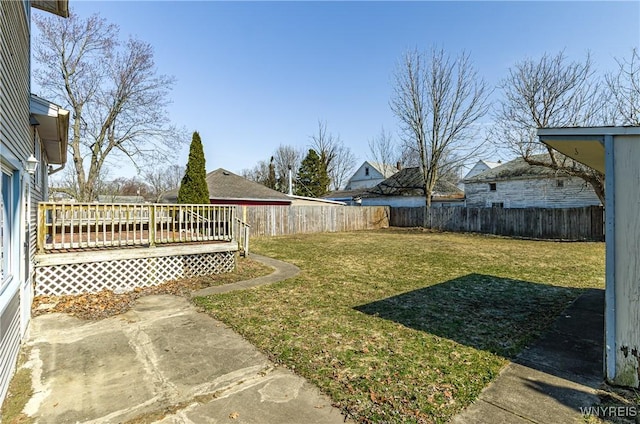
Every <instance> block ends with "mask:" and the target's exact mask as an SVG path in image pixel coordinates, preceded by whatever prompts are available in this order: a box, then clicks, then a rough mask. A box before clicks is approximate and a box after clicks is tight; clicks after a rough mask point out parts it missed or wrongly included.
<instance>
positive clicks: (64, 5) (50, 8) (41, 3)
mask: <svg viewBox="0 0 640 424" xmlns="http://www.w3.org/2000/svg"><path fill="white" fill-rule="evenodd" d="M31 6H32V7H35V8H36V9H40V10H44V11H45V12H49V13H53V14H54V15H58V16H61V17H63V18H68V17H69V0H31Z"/></svg>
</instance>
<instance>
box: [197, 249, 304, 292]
mask: <svg viewBox="0 0 640 424" xmlns="http://www.w3.org/2000/svg"><path fill="white" fill-rule="evenodd" d="M249 258H250V259H252V260H254V261H258V262H262V263H263V264H265V265H267V266H270V267H271V268H273V269H274V271H273V272H272V273H271V274H269V275H265V276H262V277H257V278H253V279H251V280H245V281H238V282H237V283H231V284H225V285H223V286H214V287H207V288H206V289H202V290H198V291H195V292H193V293H191V297H196V296H209V295H210V294H218V293H227V292H230V291H235V290H243V289H248V288H250V287H257V286H262V285H264V284H271V283H277V282H278V281H282V280H287V279H289V278H293V277H295V276H296V275H298V273H299V272H300V268H298V267H297V266H295V265H293V264H290V263H288V262H283V261H279V260H277V259H273V258H268V257H266V256H262V255H256V254H255V253H252V254H251V255H250V257H249Z"/></svg>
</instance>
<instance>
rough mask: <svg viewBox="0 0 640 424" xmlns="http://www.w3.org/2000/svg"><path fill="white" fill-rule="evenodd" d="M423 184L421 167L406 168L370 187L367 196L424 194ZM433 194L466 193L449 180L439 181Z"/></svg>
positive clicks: (452, 194)
mask: <svg viewBox="0 0 640 424" xmlns="http://www.w3.org/2000/svg"><path fill="white" fill-rule="evenodd" d="M423 184H424V183H423V180H422V171H420V168H418V167H415V168H404V169H403V170H401V171H399V172H397V173H396V174H394V175H392V176H391V177H389V178H387V179H386V180H384V181H383V182H381V183H380V184H378V185H377V186H375V187H373V188H371V189H369V190H368V193H367V194H366V195H365V196H366V197H377V196H424V189H423ZM433 194H434V195H435V196H457V195H463V194H464V193H463V192H462V191H461V190H460V189H459V188H458V187H457V186H456V185H455V184H452V183H450V182H447V181H438V182H437V183H436V186H435V187H434V190H433Z"/></svg>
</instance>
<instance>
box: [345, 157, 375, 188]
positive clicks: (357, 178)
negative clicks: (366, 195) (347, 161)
mask: <svg viewBox="0 0 640 424" xmlns="http://www.w3.org/2000/svg"><path fill="white" fill-rule="evenodd" d="M367 168H369V175H367V171H366V170H367ZM384 180H385V177H384V175H382V174H381V173H380V171H378V170H377V169H376V168H375V167H374V166H373V165H371V164H370V163H369V162H365V163H363V164H362V165H361V166H360V168H358V170H357V171H356V172H355V173H354V174H353V176H352V177H351V178H350V179H349V181H348V182H347V186H346V190H358V189H361V188H371V187H375V186H376V185H378V184H380V183H381V182H383V181H384Z"/></svg>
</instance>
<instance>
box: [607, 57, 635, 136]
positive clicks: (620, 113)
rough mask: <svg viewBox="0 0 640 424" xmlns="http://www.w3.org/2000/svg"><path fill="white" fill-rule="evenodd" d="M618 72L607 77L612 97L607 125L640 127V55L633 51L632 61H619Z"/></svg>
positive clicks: (609, 103)
mask: <svg viewBox="0 0 640 424" xmlns="http://www.w3.org/2000/svg"><path fill="white" fill-rule="evenodd" d="M616 61H617V62H618V71H617V72H615V73H609V74H607V75H605V81H606V83H607V88H608V90H609V94H610V96H611V101H610V102H608V105H611V108H610V109H609V110H608V114H607V115H608V116H607V124H610V125H634V126H640V54H639V53H638V49H637V48H634V49H632V50H631V59H629V60H627V59H617V60H616Z"/></svg>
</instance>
